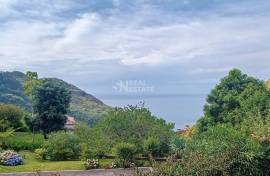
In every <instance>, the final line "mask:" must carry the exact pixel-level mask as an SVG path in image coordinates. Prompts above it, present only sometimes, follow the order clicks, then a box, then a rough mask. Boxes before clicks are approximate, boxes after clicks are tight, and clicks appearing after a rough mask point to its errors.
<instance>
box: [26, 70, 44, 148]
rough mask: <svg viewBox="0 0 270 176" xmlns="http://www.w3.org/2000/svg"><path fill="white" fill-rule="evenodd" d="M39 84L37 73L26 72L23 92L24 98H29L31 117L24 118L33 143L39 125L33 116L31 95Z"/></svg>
mask: <svg viewBox="0 0 270 176" xmlns="http://www.w3.org/2000/svg"><path fill="white" fill-rule="evenodd" d="M40 84H41V80H39V79H38V73H37V72H31V71H27V72H26V76H25V80H24V82H23V91H24V94H25V95H26V96H28V97H29V99H30V102H31V105H32V113H31V116H26V118H25V122H26V124H27V126H28V127H29V129H30V130H31V131H32V133H33V143H34V140H35V131H36V130H38V128H39V123H38V120H37V118H36V117H35V116H34V112H33V93H34V89H35V88H36V87H37V86H39V85H40Z"/></svg>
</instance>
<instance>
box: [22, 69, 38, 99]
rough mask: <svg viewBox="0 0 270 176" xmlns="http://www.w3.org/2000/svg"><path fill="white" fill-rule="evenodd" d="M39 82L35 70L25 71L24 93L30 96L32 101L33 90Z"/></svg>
mask: <svg viewBox="0 0 270 176" xmlns="http://www.w3.org/2000/svg"><path fill="white" fill-rule="evenodd" d="M40 84H41V81H40V80H39V79H38V73H37V72H31V71H27V72H26V75H25V80H24V82H23V90H24V94H25V95H26V96H28V97H29V98H30V101H31V102H32V99H33V90H34V89H35V88H36V87H37V86H38V85H40Z"/></svg>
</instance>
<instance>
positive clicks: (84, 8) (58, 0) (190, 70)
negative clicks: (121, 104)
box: [0, 0, 270, 95]
mask: <svg viewBox="0 0 270 176" xmlns="http://www.w3.org/2000/svg"><path fill="white" fill-rule="evenodd" d="M235 67H237V68H240V69H242V70H243V71H244V72H246V73H248V74H252V75H254V76H257V77H259V78H260V79H267V78H270V1H269V0H237V1H236V0H0V70H20V71H26V70H33V71H37V72H39V74H40V75H41V76H46V77H59V78H62V79H64V80H66V81H69V82H71V83H74V84H76V85H77V86H79V87H81V88H83V89H85V90H87V91H88V92H90V93H93V94H97V95H98V94H113V93H115V90H114V89H113V86H114V85H115V84H116V83H117V82H119V80H143V81H145V82H146V84H147V85H150V86H152V87H154V88H155V89H154V93H156V94H205V93H207V92H209V90H210V89H211V88H212V87H213V85H215V84H216V83H217V81H218V80H219V79H220V78H221V77H222V76H224V75H225V74H226V73H227V72H228V70H230V69H231V68H235ZM151 93H153V92H151Z"/></svg>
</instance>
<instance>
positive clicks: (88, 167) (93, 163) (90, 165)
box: [84, 159, 100, 170]
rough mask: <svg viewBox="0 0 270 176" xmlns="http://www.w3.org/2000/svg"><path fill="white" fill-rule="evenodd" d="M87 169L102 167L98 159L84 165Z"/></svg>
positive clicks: (87, 161)
mask: <svg viewBox="0 0 270 176" xmlns="http://www.w3.org/2000/svg"><path fill="white" fill-rule="evenodd" d="M84 166H85V169H86V170H89V169H97V168H99V167H100V165H99V161H98V160H97V159H87V160H86V162H85V163H84Z"/></svg>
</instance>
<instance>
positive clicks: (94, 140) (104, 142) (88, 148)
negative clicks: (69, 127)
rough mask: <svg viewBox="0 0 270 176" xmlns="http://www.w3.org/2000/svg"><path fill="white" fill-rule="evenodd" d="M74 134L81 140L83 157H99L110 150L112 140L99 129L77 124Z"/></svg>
mask: <svg viewBox="0 0 270 176" xmlns="http://www.w3.org/2000/svg"><path fill="white" fill-rule="evenodd" d="M74 134H75V135H76V136H78V137H79V138H80V140H81V149H82V150H81V159H82V160H86V159H89V158H97V157H98V158H99V157H102V156H103V155H104V154H105V153H107V152H108V151H110V147H111V146H110V144H109V142H110V140H108V139H107V137H106V136H104V135H103V134H102V133H101V131H100V130H99V129H96V128H89V127H87V126H85V125H77V126H76V128H75V131H74Z"/></svg>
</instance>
